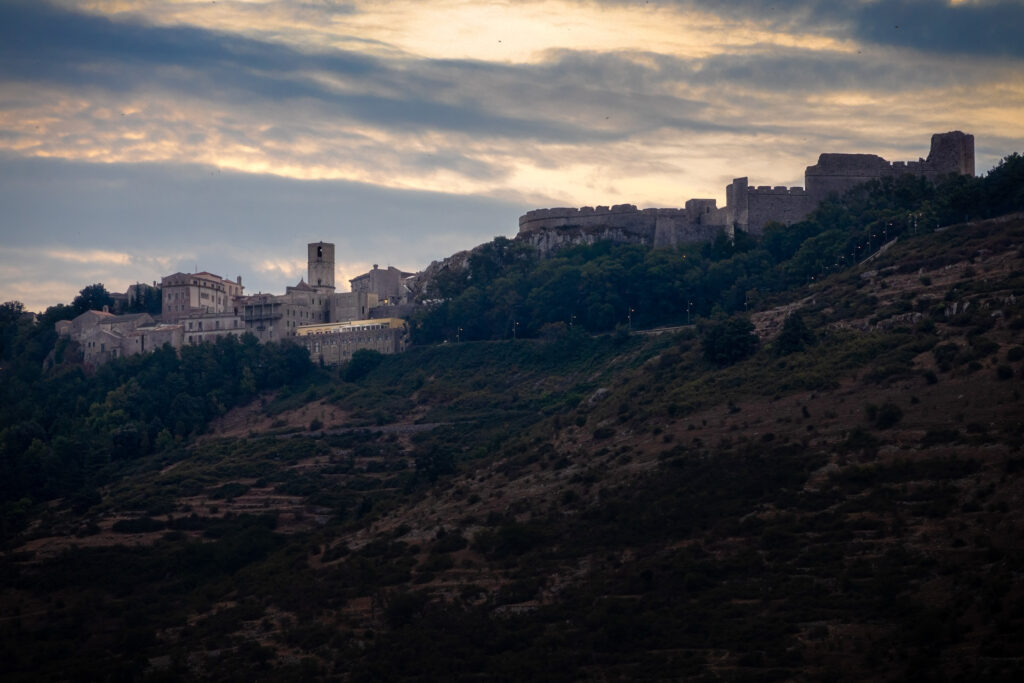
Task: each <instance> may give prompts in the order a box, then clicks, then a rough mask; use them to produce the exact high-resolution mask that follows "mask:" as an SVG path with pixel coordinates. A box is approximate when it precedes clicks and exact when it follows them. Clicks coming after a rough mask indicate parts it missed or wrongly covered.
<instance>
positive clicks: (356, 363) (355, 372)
mask: <svg viewBox="0 0 1024 683" xmlns="http://www.w3.org/2000/svg"><path fill="white" fill-rule="evenodd" d="M383 360H384V355H383V354H381V353H380V352H379V351H374V350H373V349H357V350H356V351H354V352H353V353H352V359H351V360H350V361H349V362H348V366H347V367H346V368H345V376H344V379H345V381H346V382H355V381H357V380H359V379H362V378H363V377H365V376H366V375H368V374H370V372H371V371H372V370H373V369H374V368H376V367H377V366H378V365H380V364H381V361H383Z"/></svg>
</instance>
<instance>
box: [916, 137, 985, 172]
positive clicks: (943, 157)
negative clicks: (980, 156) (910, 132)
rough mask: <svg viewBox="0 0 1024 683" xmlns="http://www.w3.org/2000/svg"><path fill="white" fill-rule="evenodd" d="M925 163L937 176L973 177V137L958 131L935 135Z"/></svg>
mask: <svg viewBox="0 0 1024 683" xmlns="http://www.w3.org/2000/svg"><path fill="white" fill-rule="evenodd" d="M927 161H928V163H929V164H931V165H932V166H933V167H934V169H935V172H936V173H937V174H938V175H945V174H947V173H959V174H960V175H970V176H972V175H974V136H973V135H968V134H967V133H962V132H960V131H958V130H954V131H952V132H949V133H936V134H935V135H933V136H932V148H931V151H930V152H929V153H928V159H927Z"/></svg>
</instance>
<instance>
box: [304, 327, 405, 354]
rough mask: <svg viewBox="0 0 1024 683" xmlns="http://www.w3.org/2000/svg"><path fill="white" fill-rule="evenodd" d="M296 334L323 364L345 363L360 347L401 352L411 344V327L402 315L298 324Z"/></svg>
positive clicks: (383, 351)
mask: <svg viewBox="0 0 1024 683" xmlns="http://www.w3.org/2000/svg"><path fill="white" fill-rule="evenodd" d="M295 335H296V337H295V341H296V342H298V343H299V344H301V345H303V346H304V347H306V350H307V351H309V357H310V358H312V359H313V362H315V363H320V364H321V365H339V364H340V363H344V362H346V361H348V360H349V359H350V358H352V354H353V353H354V352H356V351H358V350H359V349H371V350H373V351H378V352H380V353H399V352H400V351H404V350H405V348H406V347H407V346H408V344H409V329H408V326H407V325H406V324H405V321H404V320H402V319H401V318H380V319H376V320H349V321H346V322H335V323H326V324H322V325H304V326H302V327H299V328H296V330H295Z"/></svg>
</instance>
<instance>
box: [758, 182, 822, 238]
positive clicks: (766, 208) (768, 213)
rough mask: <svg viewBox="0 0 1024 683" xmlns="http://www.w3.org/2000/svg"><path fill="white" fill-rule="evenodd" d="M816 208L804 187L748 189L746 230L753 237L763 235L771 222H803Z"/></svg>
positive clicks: (786, 223)
mask: <svg viewBox="0 0 1024 683" xmlns="http://www.w3.org/2000/svg"><path fill="white" fill-rule="evenodd" d="M814 206H815V204H814V203H812V202H811V200H810V198H809V197H808V195H807V192H806V191H804V188H802V187H763V186H762V187H757V188H748V189H747V223H746V227H745V228H744V229H745V230H746V231H747V232H749V233H750V234H752V235H761V234H762V233H763V232H764V226H765V225H767V224H768V223H770V222H773V221H774V222H776V223H782V224H783V225H790V224H792V223H796V222H798V221H802V220H803V219H804V218H806V217H807V214H808V213H810V212H811V209H813V207H814Z"/></svg>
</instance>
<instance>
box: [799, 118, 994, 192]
mask: <svg viewBox="0 0 1024 683" xmlns="http://www.w3.org/2000/svg"><path fill="white" fill-rule="evenodd" d="M949 174H960V175H974V136H973V135H968V134H967V133H962V132H960V131H958V130H955V131H952V132H949V133H936V134H934V135H932V140H931V149H930V150H929V152H928V158H927V159H918V160H917V161H893V162H888V161H886V160H885V159H883V158H882V157H880V156H877V155H875V154H822V155H820V156H819V157H818V163H816V164H815V165H814V166H808V167H807V170H806V171H805V172H804V178H805V182H806V183H807V193H808V194H809V195H810V196H811V199H812V201H813V206H816V205H817V204H818V203H819V202H821V201H824V200H825V199H828V197H829V195H831V194H836V195H841V194H843V193H844V192H846V191H847V190H849V189H851V188H853V187H854V186H856V185H859V184H860V183H865V182H868V181H870V180H880V179H882V178H896V177H900V176H905V175H915V176H921V177H924V178H927V179H928V180H932V181H934V180H936V179H937V178H940V177H942V176H945V175H949ZM813 206H812V208H813Z"/></svg>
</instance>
